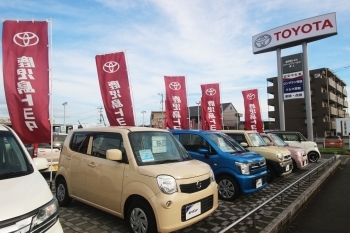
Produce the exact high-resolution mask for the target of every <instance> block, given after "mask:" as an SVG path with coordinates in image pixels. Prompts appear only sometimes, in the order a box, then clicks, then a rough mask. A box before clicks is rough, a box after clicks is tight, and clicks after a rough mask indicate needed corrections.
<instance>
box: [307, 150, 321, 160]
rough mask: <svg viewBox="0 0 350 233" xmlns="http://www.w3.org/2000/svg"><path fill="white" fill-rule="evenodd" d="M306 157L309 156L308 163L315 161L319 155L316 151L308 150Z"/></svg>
mask: <svg viewBox="0 0 350 233" xmlns="http://www.w3.org/2000/svg"><path fill="white" fill-rule="evenodd" d="M307 157H308V158H309V162H310V163H316V162H317V160H318V158H319V155H318V153H317V152H314V151H311V152H309V154H308V155H307Z"/></svg>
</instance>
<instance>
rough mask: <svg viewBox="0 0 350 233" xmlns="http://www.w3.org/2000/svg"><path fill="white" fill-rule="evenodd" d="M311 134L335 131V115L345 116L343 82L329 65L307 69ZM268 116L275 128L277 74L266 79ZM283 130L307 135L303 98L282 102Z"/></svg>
mask: <svg viewBox="0 0 350 233" xmlns="http://www.w3.org/2000/svg"><path fill="white" fill-rule="evenodd" d="M309 73H310V91H311V107H312V123H313V133H314V135H313V137H314V138H317V137H319V138H322V137H325V136H328V135H335V134H336V124H335V119H336V118H344V117H349V114H348V113H347V108H348V101H347V91H346V89H345V87H346V84H345V82H344V81H343V80H341V79H340V78H339V77H338V76H337V75H336V74H335V73H334V72H332V71H331V70H330V69H329V68H320V69H315V70H310V71H309ZM267 83H268V86H267V93H268V94H269V98H268V100H267V102H268V106H269V111H268V117H269V118H273V119H274V122H273V123H271V124H270V129H279V127H280V117H279V104H278V103H279V99H278V84H277V77H272V78H268V79H267ZM284 115H285V130H288V131H289V130H292V131H299V132H301V133H302V134H303V135H305V136H307V125H306V107H305V99H290V100H285V101H284Z"/></svg>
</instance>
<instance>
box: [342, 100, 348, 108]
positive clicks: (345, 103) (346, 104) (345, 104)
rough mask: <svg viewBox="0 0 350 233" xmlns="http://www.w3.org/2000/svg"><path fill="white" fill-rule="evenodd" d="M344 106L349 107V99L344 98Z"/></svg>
mask: <svg viewBox="0 0 350 233" xmlns="http://www.w3.org/2000/svg"><path fill="white" fill-rule="evenodd" d="M343 106H344V108H347V107H348V101H346V100H344V104H343Z"/></svg>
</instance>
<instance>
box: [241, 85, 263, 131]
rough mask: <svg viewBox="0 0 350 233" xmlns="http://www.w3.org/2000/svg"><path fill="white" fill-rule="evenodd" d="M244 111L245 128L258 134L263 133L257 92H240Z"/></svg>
mask: <svg viewBox="0 0 350 233" xmlns="http://www.w3.org/2000/svg"><path fill="white" fill-rule="evenodd" d="M242 94H243V99H244V109H245V116H244V118H245V128H246V129H247V130H256V131H258V132H259V133H262V132H263V131H264V129H263V123H262V119H261V112H260V105H259V97H258V90H257V89H252V90H246V91H242Z"/></svg>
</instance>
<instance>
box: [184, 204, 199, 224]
mask: <svg viewBox="0 0 350 233" xmlns="http://www.w3.org/2000/svg"><path fill="white" fill-rule="evenodd" d="M200 214H201V203H200V202H197V203H195V204H192V205H189V206H186V220H188V219H190V218H193V217H195V216H197V215H200Z"/></svg>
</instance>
